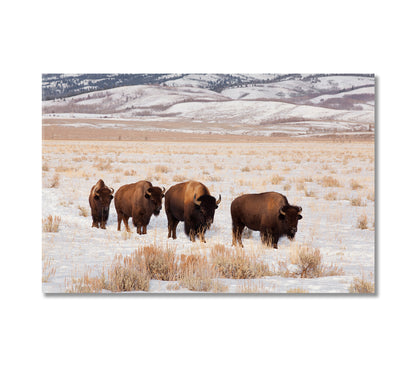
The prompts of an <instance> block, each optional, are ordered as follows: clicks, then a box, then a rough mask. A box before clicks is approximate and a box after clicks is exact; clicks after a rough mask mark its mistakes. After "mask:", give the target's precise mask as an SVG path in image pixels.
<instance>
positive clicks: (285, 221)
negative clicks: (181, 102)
mask: <svg viewBox="0 0 416 374" xmlns="http://www.w3.org/2000/svg"><path fill="white" fill-rule="evenodd" d="M301 211H302V208H301V207H300V206H294V205H285V206H284V207H283V208H281V209H280V211H279V220H280V222H281V225H282V226H283V232H284V233H285V234H286V235H287V237H288V238H289V239H290V240H293V238H294V237H295V235H296V232H297V231H298V221H299V220H300V219H302V216H301V215H300V212H301Z"/></svg>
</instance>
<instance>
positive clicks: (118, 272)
mask: <svg viewBox="0 0 416 374" xmlns="http://www.w3.org/2000/svg"><path fill="white" fill-rule="evenodd" d="M149 284H150V275H149V273H148V272H147V271H146V269H145V268H144V267H143V264H142V261H141V259H140V258H139V257H138V256H137V255H136V254H133V255H131V256H126V257H124V258H122V257H121V256H116V258H115V259H114V261H113V264H112V266H111V268H110V270H109V271H108V284H107V285H105V287H106V288H107V289H109V290H110V291H112V292H126V291H148V290H149Z"/></svg>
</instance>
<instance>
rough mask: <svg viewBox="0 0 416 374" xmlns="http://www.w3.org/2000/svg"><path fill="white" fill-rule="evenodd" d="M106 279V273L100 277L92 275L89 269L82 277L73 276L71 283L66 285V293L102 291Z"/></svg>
mask: <svg viewBox="0 0 416 374" xmlns="http://www.w3.org/2000/svg"><path fill="white" fill-rule="evenodd" d="M106 287H107V286H106V281H105V276H104V273H102V274H101V276H98V277H91V275H90V271H87V272H86V273H85V274H84V275H83V276H82V277H81V278H72V279H71V283H70V284H69V285H68V284H67V286H66V291H65V292H66V293H100V292H102V290H103V289H105V288H106Z"/></svg>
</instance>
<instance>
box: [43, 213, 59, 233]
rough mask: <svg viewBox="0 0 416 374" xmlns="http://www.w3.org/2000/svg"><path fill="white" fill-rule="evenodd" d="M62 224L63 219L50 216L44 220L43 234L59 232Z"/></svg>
mask: <svg viewBox="0 0 416 374" xmlns="http://www.w3.org/2000/svg"><path fill="white" fill-rule="evenodd" d="M60 224H61V217H59V216H53V217H52V216H51V215H49V216H48V217H46V218H44V219H43V220H42V230H43V232H58V231H59V225H60Z"/></svg>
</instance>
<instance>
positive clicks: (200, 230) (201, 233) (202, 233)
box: [197, 228, 207, 243]
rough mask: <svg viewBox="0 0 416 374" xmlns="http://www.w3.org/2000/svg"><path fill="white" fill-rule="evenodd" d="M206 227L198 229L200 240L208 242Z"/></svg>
mask: <svg viewBox="0 0 416 374" xmlns="http://www.w3.org/2000/svg"><path fill="white" fill-rule="evenodd" d="M205 231H206V230H205V229H202V228H201V229H199V230H198V234H197V235H198V237H199V240H200V241H201V243H206V242H207V241H206V240H205Z"/></svg>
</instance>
